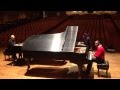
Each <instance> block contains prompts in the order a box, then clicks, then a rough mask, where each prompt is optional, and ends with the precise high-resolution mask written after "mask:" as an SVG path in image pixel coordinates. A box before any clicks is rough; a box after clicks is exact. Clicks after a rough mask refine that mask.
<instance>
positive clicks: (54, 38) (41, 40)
mask: <svg viewBox="0 0 120 90" xmlns="http://www.w3.org/2000/svg"><path fill="white" fill-rule="evenodd" d="M77 33H78V26H67V28H66V30H65V31H64V32H61V33H55V34H41V35H32V36H30V37H29V38H27V39H26V40H25V42H24V44H23V46H22V51H23V55H24V58H25V60H26V61H27V63H28V67H27V70H29V68H30V60H31V58H40V59H41V58H49V59H57V60H70V61H71V62H73V63H76V64H78V65H79V66H82V64H85V63H88V62H89V61H88V60H86V55H87V52H84V53H75V52H74V49H75V46H76V38H77ZM80 68H81V67H80Z"/></svg>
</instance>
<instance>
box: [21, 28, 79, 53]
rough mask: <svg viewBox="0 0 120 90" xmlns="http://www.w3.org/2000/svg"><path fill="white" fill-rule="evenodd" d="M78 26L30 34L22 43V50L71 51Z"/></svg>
mask: <svg viewBox="0 0 120 90" xmlns="http://www.w3.org/2000/svg"><path fill="white" fill-rule="evenodd" d="M77 32H78V26H67V28H66V30H65V31H64V32H61V33H54V34H41V35H32V36H30V37H29V38H27V39H26V40H25V42H24V44H23V47H22V50H23V51H48V52H51V51H52V52H62V51H66V52H73V51H74V47H75V42H76V36H77Z"/></svg>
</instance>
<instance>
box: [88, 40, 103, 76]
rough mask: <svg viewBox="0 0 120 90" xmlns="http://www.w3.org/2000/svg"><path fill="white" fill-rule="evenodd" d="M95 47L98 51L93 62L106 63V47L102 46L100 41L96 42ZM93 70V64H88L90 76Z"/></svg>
mask: <svg viewBox="0 0 120 90" xmlns="http://www.w3.org/2000/svg"><path fill="white" fill-rule="evenodd" d="M95 46H96V48H97V50H96V51H95V53H94V55H93V57H92V61H94V62H96V63H104V60H105V49H104V47H103V46H102V45H101V44H100V41H99V40H96V41H95ZM91 68H92V62H90V63H88V65H87V70H86V72H87V74H90V70H91Z"/></svg>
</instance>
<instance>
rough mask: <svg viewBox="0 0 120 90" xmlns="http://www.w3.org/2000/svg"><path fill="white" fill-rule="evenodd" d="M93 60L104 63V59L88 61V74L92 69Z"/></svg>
mask: <svg viewBox="0 0 120 90" xmlns="http://www.w3.org/2000/svg"><path fill="white" fill-rule="evenodd" d="M93 62H96V63H97V64H100V63H104V60H101V59H95V60H92V61H91V62H89V63H88V65H87V69H86V73H87V74H90V71H91V69H92V64H93Z"/></svg>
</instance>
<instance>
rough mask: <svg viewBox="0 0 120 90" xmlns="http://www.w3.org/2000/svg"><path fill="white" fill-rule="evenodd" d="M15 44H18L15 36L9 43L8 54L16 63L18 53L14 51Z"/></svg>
mask: <svg viewBox="0 0 120 90" xmlns="http://www.w3.org/2000/svg"><path fill="white" fill-rule="evenodd" d="M14 44H16V41H15V35H11V36H10V39H9V41H8V45H7V49H8V52H9V53H10V54H11V55H12V59H13V63H15V60H16V59H17V56H16V53H15V51H14V49H13V48H14Z"/></svg>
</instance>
